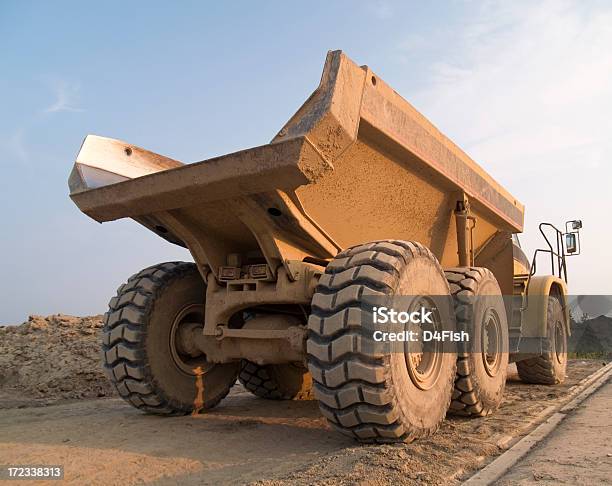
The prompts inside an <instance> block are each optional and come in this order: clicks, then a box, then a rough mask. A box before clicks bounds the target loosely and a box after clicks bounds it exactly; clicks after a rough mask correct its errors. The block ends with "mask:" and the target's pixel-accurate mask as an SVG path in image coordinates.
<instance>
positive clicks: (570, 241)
mask: <svg viewBox="0 0 612 486" xmlns="http://www.w3.org/2000/svg"><path fill="white" fill-rule="evenodd" d="M565 251H566V252H567V253H568V254H570V255H571V254H572V253H576V252H577V251H578V244H577V242H576V234H575V233H565Z"/></svg>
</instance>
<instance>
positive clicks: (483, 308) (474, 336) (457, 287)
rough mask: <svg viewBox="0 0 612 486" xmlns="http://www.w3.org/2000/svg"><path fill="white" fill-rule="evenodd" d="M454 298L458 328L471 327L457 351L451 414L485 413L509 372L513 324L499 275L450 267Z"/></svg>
mask: <svg viewBox="0 0 612 486" xmlns="http://www.w3.org/2000/svg"><path fill="white" fill-rule="evenodd" d="M446 278H447V279H448V282H449V284H450V289H451V294H452V295H453V297H454V304H455V317H456V319H457V331H467V333H468V335H469V338H470V340H469V341H468V342H465V341H462V342H461V343H460V349H459V350H458V355H457V376H456V378H455V386H454V390H453V399H452V401H451V405H450V408H449V412H451V413H454V414H457V415H468V416H473V417H484V416H485V415H489V414H490V413H491V412H493V411H494V410H495V409H497V408H498V407H499V404H500V403H501V401H502V398H503V395H504V388H505V386H506V375H507V371H508V322H507V317H506V308H505V306H504V301H503V298H502V294H501V290H500V288H499V284H498V283H497V279H496V278H495V276H494V275H493V274H492V273H491V271H490V270H488V269H486V268H480V267H460V268H450V269H448V270H447V271H446Z"/></svg>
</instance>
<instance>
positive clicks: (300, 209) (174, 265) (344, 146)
mask: <svg viewBox="0 0 612 486" xmlns="http://www.w3.org/2000/svg"><path fill="white" fill-rule="evenodd" d="M69 188H70V197H71V199H72V200H73V201H74V203H75V204H76V205H77V206H78V208H79V209H80V210H81V211H82V212H83V213H85V214H86V215H88V216H90V217H91V218H92V219H94V220H95V221H97V222H106V221H112V220H116V219H120V218H131V219H133V220H134V221H136V222H138V223H140V224H141V225H143V226H144V227H146V228H147V229H148V230H150V231H152V232H154V233H155V234H157V235H158V236H159V237H161V238H163V239H165V240H166V241H168V242H169V243H172V244H175V245H179V246H181V247H184V248H187V249H188V250H189V252H190V253H191V255H192V257H193V262H167V263H160V264H155V265H153V266H151V267H149V268H146V269H144V270H142V271H140V272H138V273H136V274H134V275H133V276H131V277H130V278H129V279H128V280H127V282H126V283H124V284H123V285H121V286H120V287H119V289H118V291H117V295H116V296H114V297H113V298H112V299H111V300H110V304H109V310H108V312H107V313H106V314H105V318H104V327H103V343H102V356H103V366H104V370H105V372H106V374H107V375H108V377H109V379H110V380H111V381H112V383H113V384H114V385H115V387H116V388H117V391H118V392H119V394H120V395H121V397H123V398H124V399H125V400H126V401H127V402H129V403H130V404H131V405H133V406H134V407H136V408H138V409H140V410H142V411H143V412H147V413H152V414H160V415H180V414H189V413H198V412H201V411H203V410H207V409H210V408H211V407H214V406H215V405H217V404H218V403H219V402H220V401H221V400H222V399H223V398H224V397H225V396H226V395H227V394H228V392H229V390H230V388H231V387H232V386H233V385H234V384H235V383H236V381H237V380H239V381H240V382H241V383H242V384H243V385H244V387H245V388H246V389H247V390H249V391H250V392H252V393H253V394H255V395H257V396H258V397H262V398H268V399H316V400H318V404H319V407H320V410H321V413H322V414H323V415H324V416H325V417H326V418H327V420H328V421H329V423H330V425H331V426H332V427H334V428H335V429H337V430H339V431H340V432H342V433H344V434H346V435H349V436H351V437H353V438H355V439H357V440H359V441H362V442H395V441H405V442H408V441H411V440H413V439H415V438H419V437H423V436H427V435H429V434H432V433H433V432H434V431H435V430H436V429H437V428H438V427H439V426H440V423H441V422H442V421H443V420H444V418H445V416H446V414H447V413H458V414H462V415H466V416H471V417H482V416H485V415H488V414H490V413H492V412H493V411H494V410H495V409H496V408H497V407H498V406H499V404H500V402H501V401H502V397H503V392H504V386H505V380H506V373H507V367H508V363H509V362H513V361H516V362H517V367H518V372H519V375H520V377H521V378H522V379H523V380H524V381H526V382H529V383H546V384H555V383H559V382H561V381H562V380H563V379H564V376H565V366H566V361H567V354H566V350H567V336H568V334H569V333H570V328H569V319H568V302H567V284H566V281H567V267H566V263H565V257H566V256H568V255H573V254H578V253H579V249H578V242H579V238H578V234H579V229H580V226H581V223H580V222H579V221H572V222H569V223H568V224H569V225H570V226H568V227H567V228H566V231H560V230H558V229H556V228H555V227H553V226H552V225H548V224H547V223H546V224H544V226H541V228H540V229H541V230H542V231H543V234H545V231H544V230H545V229H546V228H551V229H552V231H553V235H554V236H555V238H556V246H555V244H554V243H553V241H554V239H553V240H550V242H549V247H548V248H544V249H541V250H538V251H539V252H547V253H548V254H549V256H550V259H551V260H550V261H551V265H552V267H553V268H552V270H551V272H550V274H549V275H536V274H535V266H536V258H535V257H536V256H537V255H538V252H536V255H534V259H533V262H531V261H529V260H528V259H527V257H526V256H525V254H524V252H523V251H522V250H521V248H520V245H519V243H518V237H517V234H518V233H521V232H522V231H523V215H524V207H523V205H522V204H521V203H520V202H519V201H518V200H517V199H516V198H515V197H514V196H512V195H511V194H510V193H509V192H508V191H506V190H505V189H504V188H503V187H501V186H500V184H498V183H497V182H496V181H495V180H494V179H493V178H492V177H491V176H490V175H489V174H487V173H486V172H485V171H484V170H483V169H482V168H481V167H480V166H479V165H477V164H476V163H475V162H474V161H473V160H472V159H470V157H468V156H467V155H466V154H465V153H464V152H463V151H462V150H461V149H460V148H458V147H457V146H456V145H455V144H454V143H453V142H451V141H450V140H449V139H448V138H447V137H445V136H444V135H443V134H442V133H440V131H438V130H437V129H436V128H435V127H434V126H433V125H432V124H431V123H430V122H429V121H428V120H427V119H426V118H425V117H424V116H423V115H421V114H420V113H419V112H418V111H417V110H416V109H415V108H413V107H412V106H411V105H410V104H409V103H408V102H407V101H406V100H404V99H403V98H402V97H401V96H400V95H399V94H398V93H396V92H395V91H394V90H393V89H392V88H391V87H390V86H388V85H387V84H385V82H384V81H383V80H382V79H381V78H380V77H379V76H378V75H377V74H375V73H374V72H373V71H372V70H371V69H370V68H369V67H367V66H358V65H357V64H355V63H354V62H353V61H351V60H350V59H349V58H348V57H347V56H346V55H345V54H344V53H343V52H341V51H330V52H329V53H328V55H327V58H326V61H325V66H324V69H323V74H322V77H321V81H320V84H319V86H318V87H317V88H316V90H315V91H314V92H313V93H312V95H311V96H310V97H309V98H308V99H307V100H306V101H305V102H304V104H303V105H302V106H301V108H299V109H298V111H297V112H296V113H295V114H294V115H293V116H292V117H291V118H290V119H289V121H288V122H287V123H286V124H285V125H284V126H283V127H282V128H281V130H280V131H279V132H278V133H277V134H276V136H275V137H274V138H273V139H272V141H271V142H270V143H268V144H265V145H261V146H258V147H254V148H250V149H246V150H241V151H239V152H235V153H231V154H228V155H223V156H220V157H215V158H212V159H208V160H204V161H201V162H197V163H191V164H183V163H181V162H179V161H177V160H173V159H171V158H168V157H164V156H161V155H158V154H155V153H152V152H149V151H147V150H144V149H142V148H139V147H137V146H134V145H131V144H129V143H126V142H122V141H119V140H114V139H109V138H103V137H98V136H93V135H89V136H87V137H86V138H85V140H84V142H83V144H82V146H81V149H80V151H79V153H78V156H77V159H76V162H75V164H74V167H73V169H72V172H71V174H70V177H69ZM546 241H547V242H548V241H549V240H548V239H547V240H546ZM395 297H403V298H405V299H404V301H402V302H403V303H401V304H400V306H401V309H404V310H406V309H408V311H409V310H411V309H417V308H418V306H420V307H421V310H423V309H428V311H427V313H426V314H427V317H428V320H429V321H431V322H429V321H428V325H429V326H430V331H429V332H430V333H432V334H431V335H435V334H436V332H438V331H440V330H441V329H444V330H445V332H446V331H449V332H448V334H444V333H440V332H438V335H451V334H453V333H451V332H450V331H459V330H461V331H466V330H468V331H469V332H470V333H471V334H470V336H471V338H472V342H475V343H479V345H478V346H475V347H472V348H469V349H468V348H466V347H465V345H462V344H461V343H456V342H455V343H452V345H451V343H449V342H444V341H445V340H444V339H437V340H435V339H434V340H433V341H431V342H429V343H428V344H427V345H426V344H425V342H424V340H422V341H421V342H419V332H420V333H421V334H423V333H424V332H425V330H424V329H425V327H424V326H418V325H417V326H416V327H417V330H416V334H415V335H416V339H415V340H414V342H416V343H417V344H414V345H400V346H397V345H396V344H397V343H395V344H394V345H388V346H387V345H386V344H385V343H383V344H382V345H380V346H378V345H377V344H380V343H378V341H377V339H375V336H374V334H375V333H376V332H377V330H378V331H381V333H382V330H384V329H387V328H384V326H382V325H380V326H378V327H377V326H376V324H374V325H372V316H373V312H374V309H373V308H372V307H368V305H369V304H368V302H369V303H370V304H371V303H372V302H383V303H385V302H386V303H389V302H391V301H390V300H389V299H390V298H395ZM372 299H374V301H373V300H372ZM376 299H379V300H378V301H376ZM380 299H382V300H380ZM406 299H407V300H406ZM401 309H400V311H401ZM376 312H377V311H376ZM432 312H433V314H432ZM407 315H413V313H409V314H407ZM432 315H433V317H431V316H432ZM413 327H414V326H413ZM419 328H420V331H419V330H418V329H419ZM387 330H388V329H387ZM379 334H380V333H379ZM383 334H384V333H383ZM386 334H389V333H388V332H387V333H386Z"/></svg>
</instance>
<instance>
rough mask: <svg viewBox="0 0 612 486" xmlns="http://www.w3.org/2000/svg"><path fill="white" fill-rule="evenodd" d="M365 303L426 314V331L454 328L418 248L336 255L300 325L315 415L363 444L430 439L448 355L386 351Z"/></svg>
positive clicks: (435, 272) (406, 346) (438, 275)
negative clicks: (304, 324)
mask: <svg viewBox="0 0 612 486" xmlns="http://www.w3.org/2000/svg"><path fill="white" fill-rule="evenodd" d="M401 296H405V298H404V299H398V300H396V301H391V300H390V298H392V297H401ZM371 299H379V300H378V302H381V303H382V302H387V305H388V303H389V302H391V304H392V305H393V304H394V303H395V304H397V303H401V305H402V310H405V309H406V308H407V309H408V310H417V308H419V307H427V308H428V309H432V312H433V324H432V326H433V327H435V328H437V329H438V330H439V329H440V328H441V327H442V325H444V326H445V328H446V329H448V328H449V327H452V328H454V317H453V315H452V310H451V308H450V307H451V303H450V295H449V288H448V283H447V282H446V279H445V277H444V272H443V271H442V269H441V267H440V265H439V263H438V261H437V260H436V258H435V257H434V256H433V254H432V253H431V252H430V251H429V250H428V249H427V248H425V247H424V246H422V245H420V244H418V243H413V242H406V241H397V240H386V241H377V242H373V243H367V244H364V245H359V246H355V247H353V248H349V249H347V250H345V251H343V252H341V253H339V254H338V255H337V257H336V258H335V259H334V260H333V261H332V262H331V263H330V264H329V265H328V266H327V268H326V271H325V274H324V275H323V276H322V277H321V280H320V283H319V286H318V287H317V291H316V293H315V295H314V297H313V300H312V314H311V316H310V318H309V321H308V329H309V337H308V342H307V351H308V368H309V370H310V372H311V374H312V377H313V380H314V382H315V384H314V391H315V397H316V398H317V399H318V400H319V406H320V409H321V412H322V413H323V415H324V416H325V417H327V419H328V420H329V422H330V423H331V425H332V426H334V427H335V428H336V429H338V430H339V431H340V432H342V433H344V434H345V435H348V436H351V437H354V438H356V439H358V440H360V441H363V442H397V441H404V442H409V441H411V440H413V439H415V438H417V437H423V436H427V435H430V434H432V433H433V432H435V431H436V430H437V429H438V427H439V425H440V423H441V422H442V421H443V420H444V416H445V414H446V411H447V409H448V405H449V402H450V399H451V391H452V384H453V380H454V377H455V362H456V354H455V353H454V352H453V351H452V350H450V349H448V348H449V347H448V346H447V343H440V342H434V343H431V345H427V346H425V345H424V344H423V345H422V346H420V347H419V346H415V347H412V346H413V344H412V343H403V344H400V346H393V349H391V348H390V347H389V346H385V345H384V344H385V343H380V342H375V341H374V339H373V331H377V330H383V329H384V326H381V327H378V326H379V325H378V324H376V326H377V327H376V328H374V327H373V324H372V322H373V321H372V308H371V306H369V305H368V304H367V303H368V302H371ZM449 322H450V326H449ZM393 344H394V345H396V344H399V343H393Z"/></svg>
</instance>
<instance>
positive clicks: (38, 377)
mask: <svg viewBox="0 0 612 486" xmlns="http://www.w3.org/2000/svg"><path fill="white" fill-rule="evenodd" d="M101 328H102V316H92V317H73V316H67V315H63V314H57V315H52V316H48V317H42V316H30V318H29V320H28V321H27V322H24V323H23V324H21V325H19V326H6V327H5V326H0V408H6V407H15V406H32V405H46V404H49V403H52V402H54V401H57V400H61V399H77V398H96V397H106V396H114V395H115V392H114V390H113V388H112V387H111V385H110V383H109V382H108V381H107V379H106V377H105V376H104V374H103V373H102V370H101V368H100V359H99V352H100V351H99V349H100V336H99V333H100V329H101Z"/></svg>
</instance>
